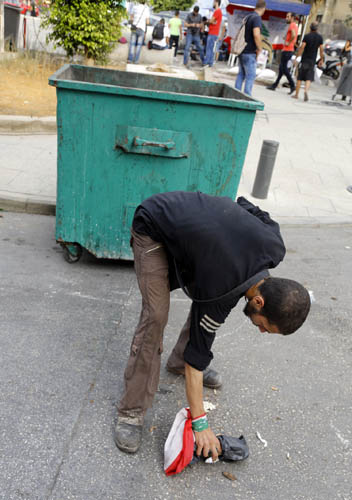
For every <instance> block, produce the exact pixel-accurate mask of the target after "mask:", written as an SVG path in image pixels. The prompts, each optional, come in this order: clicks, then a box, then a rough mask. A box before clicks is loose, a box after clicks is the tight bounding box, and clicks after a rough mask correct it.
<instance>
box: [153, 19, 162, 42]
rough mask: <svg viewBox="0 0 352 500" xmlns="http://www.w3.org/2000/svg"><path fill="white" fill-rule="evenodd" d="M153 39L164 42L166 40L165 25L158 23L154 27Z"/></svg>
mask: <svg viewBox="0 0 352 500" xmlns="http://www.w3.org/2000/svg"><path fill="white" fill-rule="evenodd" d="M152 37H153V38H155V40H162V39H163V38H164V25H163V24H161V23H158V24H156V25H155V26H154V29H153V34H152Z"/></svg>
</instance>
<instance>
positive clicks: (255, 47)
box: [235, 0, 266, 96]
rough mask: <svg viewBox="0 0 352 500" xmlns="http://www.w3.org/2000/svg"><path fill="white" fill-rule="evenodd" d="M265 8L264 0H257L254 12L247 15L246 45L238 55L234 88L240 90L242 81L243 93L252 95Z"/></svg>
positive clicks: (260, 47) (260, 46) (260, 48)
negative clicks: (237, 69) (237, 68)
mask: <svg viewBox="0 0 352 500" xmlns="http://www.w3.org/2000/svg"><path fill="white" fill-rule="evenodd" d="M265 8H266V3H265V0H258V1H257V4H256V6H255V9H254V12H252V13H251V14H249V15H248V16H247V18H246V28H245V40H246V44H247V45H246V46H245V48H244V50H243V52H242V53H241V54H240V55H239V56H238V61H239V72H238V75H237V79H236V84H235V88H236V89H237V90H242V84H243V82H244V93H245V94H247V95H249V96H250V95H252V88H253V84H254V80H255V77H256V69H257V58H258V56H259V54H260V53H261V51H262V38H261V34H260V30H261V27H262V16H263V14H264V12H265Z"/></svg>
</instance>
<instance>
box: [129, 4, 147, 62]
mask: <svg viewBox="0 0 352 500" xmlns="http://www.w3.org/2000/svg"><path fill="white" fill-rule="evenodd" d="M149 15H150V14H149V7H148V6H147V5H145V1H144V0H140V2H139V3H137V4H135V5H134V6H133V9H132V12H131V17H130V22H131V39H130V46H129V50H128V58H127V62H128V63H135V64H138V61H139V57H140V54H141V50H142V45H143V40H144V35H145V32H146V30H147V25H148V24H149Z"/></svg>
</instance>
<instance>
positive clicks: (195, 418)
mask: <svg viewBox="0 0 352 500" xmlns="http://www.w3.org/2000/svg"><path fill="white" fill-rule="evenodd" d="M206 416H207V414H206V413H202V414H201V415H198V417H192V422H193V420H197V419H198V418H202V417H206Z"/></svg>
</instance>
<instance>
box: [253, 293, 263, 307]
mask: <svg viewBox="0 0 352 500" xmlns="http://www.w3.org/2000/svg"><path fill="white" fill-rule="evenodd" d="M252 300H253V303H254V305H255V306H257V307H258V308H259V309H262V307H264V299H263V297H262V296H261V295H255V296H254V297H253V299H252Z"/></svg>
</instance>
